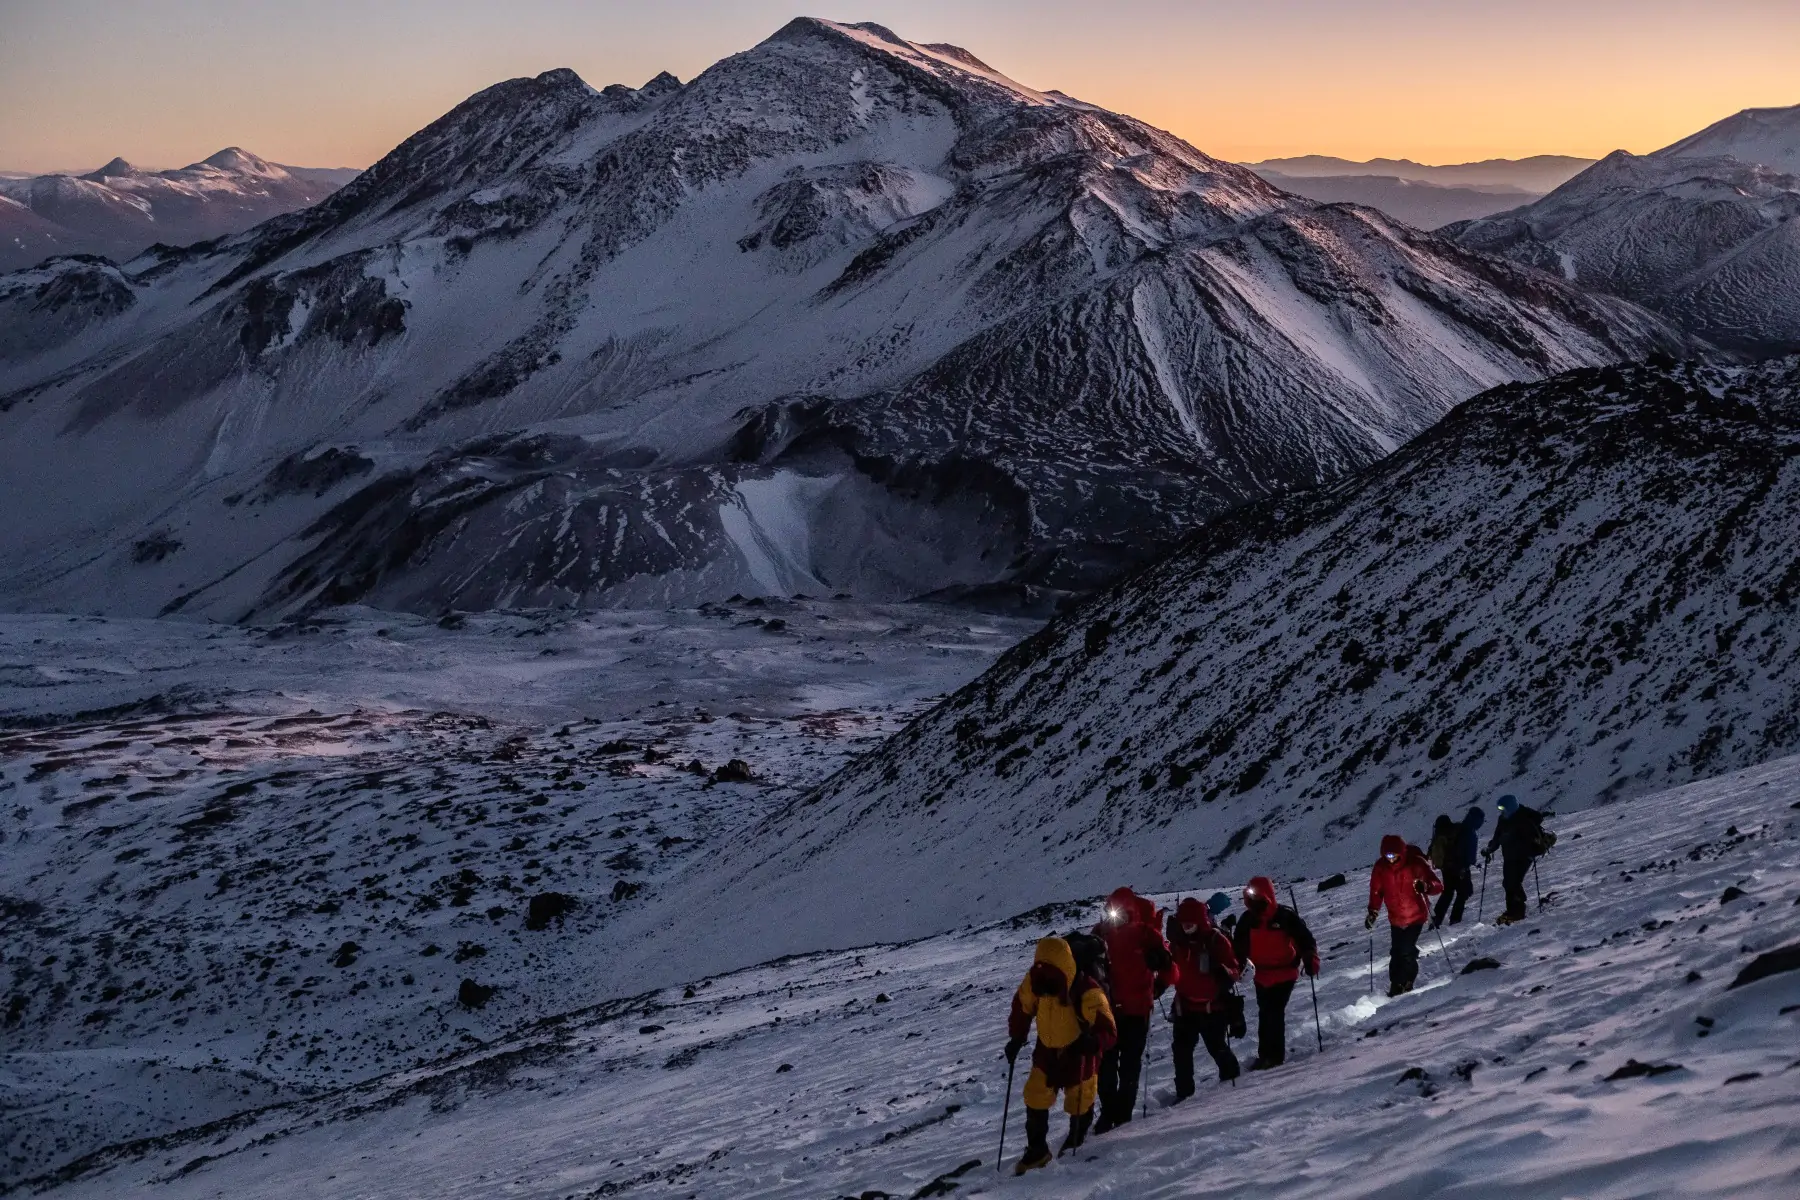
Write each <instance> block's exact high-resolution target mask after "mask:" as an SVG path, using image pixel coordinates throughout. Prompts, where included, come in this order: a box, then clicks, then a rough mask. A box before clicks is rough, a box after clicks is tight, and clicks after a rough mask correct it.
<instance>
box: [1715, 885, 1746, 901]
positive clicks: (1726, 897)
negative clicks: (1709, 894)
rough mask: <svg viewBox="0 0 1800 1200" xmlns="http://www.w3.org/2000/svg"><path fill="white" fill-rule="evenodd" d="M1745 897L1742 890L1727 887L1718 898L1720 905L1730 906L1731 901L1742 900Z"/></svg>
mask: <svg viewBox="0 0 1800 1200" xmlns="http://www.w3.org/2000/svg"><path fill="white" fill-rule="evenodd" d="M1744 896H1745V892H1744V889H1743V888H1740V887H1728V888H1726V889H1725V890H1724V892H1722V893H1721V894H1720V896H1719V903H1720V904H1730V903H1731V902H1732V901H1733V900H1742V899H1743V898H1744Z"/></svg>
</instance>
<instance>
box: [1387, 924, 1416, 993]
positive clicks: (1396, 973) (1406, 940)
mask: <svg viewBox="0 0 1800 1200" xmlns="http://www.w3.org/2000/svg"><path fill="white" fill-rule="evenodd" d="M1424 928H1425V922H1423V921H1420V922H1419V923H1418V924H1417V925H1391V926H1389V927H1388V929H1389V932H1390V933H1391V934H1392V935H1393V936H1392V939H1391V940H1390V941H1389V943H1388V995H1390V996H1398V995H1399V994H1400V993H1401V992H1409V991H1411V990H1412V985H1413V984H1414V983H1415V982H1416V981H1417V980H1418V978H1419V933H1420V931H1421V930H1423V929H1424Z"/></svg>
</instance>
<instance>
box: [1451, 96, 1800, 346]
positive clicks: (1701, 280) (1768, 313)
mask: <svg viewBox="0 0 1800 1200" xmlns="http://www.w3.org/2000/svg"><path fill="white" fill-rule="evenodd" d="M1796 217H1800V105H1797V106H1795V107H1792V108H1758V109H1746V110H1745V111H1744V112H1741V113H1738V114H1737V115H1735V116H1732V117H1728V118H1726V119H1725V120H1723V121H1720V122H1718V123H1717V124H1714V125H1711V126H1709V127H1707V128H1706V129H1703V130H1701V131H1700V132H1699V133H1696V134H1694V135H1693V136H1692V137H1688V138H1683V139H1682V140H1681V141H1678V142H1676V143H1674V144H1673V145H1670V146H1666V147H1664V148H1663V149H1661V150H1658V151H1656V152H1655V153H1653V154H1647V155H1641V156H1640V155H1633V154H1628V153H1626V152H1625V151H1623V150H1620V151H1616V152H1615V153H1613V154H1610V155H1608V156H1607V157H1606V158H1605V159H1603V160H1601V161H1600V162H1599V163H1596V164H1595V165H1594V166H1592V167H1590V168H1589V169H1588V170H1586V171H1584V172H1582V173H1581V174H1580V175H1578V176H1576V177H1575V178H1574V179H1572V180H1570V181H1569V182H1568V183H1566V184H1564V185H1563V186H1562V187H1560V188H1558V189H1557V190H1556V191H1554V192H1552V193H1551V194H1550V195H1548V196H1546V197H1544V198H1543V199H1541V200H1537V201H1535V202H1533V203H1530V204H1527V205H1524V206H1522V207H1515V208H1512V209H1509V210H1507V211H1505V212H1502V213H1499V214H1496V215H1492V216H1487V217H1485V218H1482V219H1478V220H1472V221H1468V222H1463V223H1459V224H1456V225H1452V226H1449V227H1447V228H1446V229H1445V230H1443V232H1444V233H1445V234H1446V235H1447V236H1450V237H1453V238H1455V239H1456V240H1457V241H1458V242H1460V243H1461V244H1462V245H1465V246H1468V247H1470V248H1471V249H1475V250H1480V251H1483V252H1486V253H1491V254H1502V255H1505V256H1507V257H1509V258H1512V259H1515V260H1517V261H1519V262H1522V263H1527V264H1530V265H1532V266H1536V267H1540V268H1543V269H1544V270H1547V271H1552V272H1556V273H1559V274H1561V275H1562V276H1563V277H1564V278H1565V279H1567V280H1569V281H1571V282H1573V283H1578V284H1580V285H1582V286H1583V287H1588V288H1593V289H1595V290H1599V291H1604V292H1608V293H1611V294H1613V295H1616V296H1621V297H1624V298H1626V299H1630V300H1633V301H1635V302H1637V303H1639V304H1643V305H1645V306H1646V307H1649V308H1652V309H1654V310H1656V311H1657V312H1660V313H1662V314H1663V315H1665V316H1667V317H1668V318H1670V319H1671V320H1673V321H1675V322H1676V323H1678V324H1679V325H1681V326H1682V327H1683V328H1684V329H1686V330H1688V331H1689V332H1691V333H1693V334H1696V335H1698V336H1700V337H1703V338H1705V339H1707V340H1708V341H1711V342H1713V343H1715V344H1717V345H1720V346H1723V347H1726V348H1728V349H1731V350H1735V351H1738V352H1740V353H1744V354H1747V355H1752V356H1757V355H1765V354H1784V353H1789V352H1792V351H1795V350H1800V220H1796V219H1795V218H1796Z"/></svg>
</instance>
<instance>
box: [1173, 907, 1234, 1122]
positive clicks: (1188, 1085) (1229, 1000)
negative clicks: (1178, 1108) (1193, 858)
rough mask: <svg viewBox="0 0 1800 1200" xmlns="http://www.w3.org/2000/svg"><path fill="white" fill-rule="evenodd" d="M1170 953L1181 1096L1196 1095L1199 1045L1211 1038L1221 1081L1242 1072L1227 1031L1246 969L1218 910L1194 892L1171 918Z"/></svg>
mask: <svg viewBox="0 0 1800 1200" xmlns="http://www.w3.org/2000/svg"><path fill="white" fill-rule="evenodd" d="M1168 929H1169V953H1170V956H1171V957H1172V958H1174V960H1175V1002H1174V1004H1172V1005H1171V1006H1170V1008H1169V1024H1170V1025H1171V1026H1172V1027H1173V1030H1174V1052H1175V1054H1174V1057H1175V1100H1176V1102H1177V1103H1179V1102H1180V1101H1182V1100H1186V1099H1187V1098H1188V1097H1189V1096H1191V1095H1193V1094H1194V1045H1195V1043H1197V1042H1205V1043H1206V1052H1207V1053H1208V1054H1210V1055H1212V1058H1213V1062H1215V1063H1217V1064H1218V1067H1219V1082H1221V1083H1224V1082H1225V1081H1227V1080H1230V1079H1236V1078H1237V1077H1238V1060H1237V1055H1235V1054H1233V1053H1232V1052H1231V1044H1230V1043H1229V1042H1228V1041H1227V1040H1226V1035H1227V1034H1228V1033H1229V1032H1230V1030H1231V1021H1232V1015H1233V1014H1232V1008H1233V1004H1234V1002H1235V1003H1236V1004H1242V1003H1243V998H1242V997H1240V996H1239V995H1238V994H1237V993H1236V992H1235V991H1233V990H1232V989H1233V985H1235V984H1236V983H1237V981H1238V977H1239V976H1240V975H1242V974H1243V968H1242V967H1240V966H1239V965H1238V956H1237V952H1236V951H1234V950H1233V949H1232V948H1231V939H1230V938H1228V937H1226V936H1225V935H1224V934H1223V933H1221V932H1219V927H1218V926H1217V925H1215V924H1213V918H1212V912H1211V910H1210V909H1209V908H1208V907H1207V906H1206V905H1204V904H1202V903H1200V901H1198V900H1195V899H1193V898H1192V897H1189V898H1188V899H1185V900H1183V901H1182V902H1181V903H1180V904H1178V905H1176V906H1175V914H1174V915H1173V916H1171V917H1170V918H1169V924H1168Z"/></svg>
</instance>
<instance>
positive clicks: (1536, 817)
mask: <svg viewBox="0 0 1800 1200" xmlns="http://www.w3.org/2000/svg"><path fill="white" fill-rule="evenodd" d="M1519 811H1520V812H1521V813H1525V812H1530V813H1531V828H1530V829H1529V830H1527V831H1526V845H1527V846H1529V847H1530V848H1531V855H1532V857H1533V858H1536V857H1537V856H1538V855H1541V854H1548V853H1550V848H1551V847H1552V846H1554V845H1556V835H1555V834H1554V833H1551V832H1550V831H1549V830H1548V829H1545V828H1544V814H1543V813H1541V812H1534V811H1532V810H1530V809H1520V810H1519Z"/></svg>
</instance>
